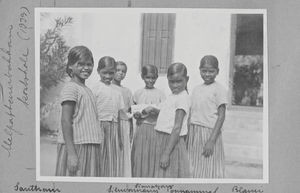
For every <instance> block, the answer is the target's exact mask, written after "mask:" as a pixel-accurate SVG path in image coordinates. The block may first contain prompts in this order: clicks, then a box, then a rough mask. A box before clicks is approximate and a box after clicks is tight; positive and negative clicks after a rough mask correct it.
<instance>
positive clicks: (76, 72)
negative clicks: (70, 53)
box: [70, 57, 94, 83]
mask: <svg viewBox="0 0 300 193" xmlns="http://www.w3.org/2000/svg"><path fill="white" fill-rule="evenodd" d="M93 67H94V64H93V61H92V59H91V58H83V57H80V58H79V60H78V61H77V62H76V63H75V64H73V65H72V66H70V69H71V70H72V78H73V79H75V80H78V81H80V82H81V83H84V82H85V80H86V79H87V78H88V77H89V76H90V75H91V74H92V71H93Z"/></svg>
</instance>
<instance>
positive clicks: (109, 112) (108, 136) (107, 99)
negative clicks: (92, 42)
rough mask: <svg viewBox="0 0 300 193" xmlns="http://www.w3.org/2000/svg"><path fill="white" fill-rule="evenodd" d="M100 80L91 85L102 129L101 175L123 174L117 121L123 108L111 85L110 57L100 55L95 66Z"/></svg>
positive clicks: (114, 69)
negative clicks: (93, 85)
mask: <svg viewBox="0 0 300 193" xmlns="http://www.w3.org/2000/svg"><path fill="white" fill-rule="evenodd" d="M97 71H98V74H99V75H100V81H99V82H98V83H97V84H96V86H95V87H93V89H92V90H93V93H94V95H95V97H96V107H97V111H98V120H99V121H100V127H101V129H102V131H103V135H104V141H103V145H102V148H101V176H105V177H122V176H124V169H123V167H124V163H123V160H124V159H123V155H124V154H123V140H122V136H121V127H120V124H119V122H118V120H119V118H118V117H119V114H120V111H122V110H123V109H124V102H123V97H122V94H121V92H119V91H117V90H116V89H115V88H113V87H112V85H111V82H112V80H113V78H114V75H115V71H116V62H115V60H114V59H113V58H112V57H109V56H105V57H102V58H101V59H100V60H99V62H98V68H97Z"/></svg>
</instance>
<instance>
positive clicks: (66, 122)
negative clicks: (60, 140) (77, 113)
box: [61, 101, 79, 175]
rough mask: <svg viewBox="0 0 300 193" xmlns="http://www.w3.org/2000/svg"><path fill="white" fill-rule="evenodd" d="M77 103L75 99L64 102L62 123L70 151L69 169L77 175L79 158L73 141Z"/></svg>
mask: <svg viewBox="0 0 300 193" xmlns="http://www.w3.org/2000/svg"><path fill="white" fill-rule="evenodd" d="M75 105H76V103H75V102H74V101H64V102H63V103H62V116H61V125H62V132H63V137H64V140H65V143H66V147H67V152H68V170H69V173H70V175H75V174H76V171H77V170H78V165H79V160H78V157H77V153H76V150H75V145H74V142H73V126H72V123H73V114H74V110H75Z"/></svg>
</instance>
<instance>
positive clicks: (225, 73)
mask: <svg viewBox="0 0 300 193" xmlns="http://www.w3.org/2000/svg"><path fill="white" fill-rule="evenodd" d="M141 12H142V11H138V10H133V11H132V10H131V11H126V12H124V11H119V10H117V9H116V10H114V9H112V10H109V11H101V12H92V13H51V15H50V16H48V17H47V19H48V20H49V22H46V21H45V18H44V21H42V23H41V31H42V30H43V29H44V28H47V25H50V24H51V22H50V21H51V18H52V19H53V18H55V17H57V16H62V17H63V16H72V17H73V18H74V23H73V24H72V26H71V27H66V28H65V31H64V32H63V35H64V36H65V38H66V41H67V44H68V45H70V46H71V47H72V46H75V45H85V46H87V47H88V48H90V49H91V51H92V52H93V55H94V60H95V67H94V71H93V74H92V75H91V77H90V78H89V79H88V80H87V82H86V83H87V85H88V86H89V87H93V85H94V84H95V83H96V82H97V81H99V76H98V74H97V72H96V69H97V64H98V60H99V59H100V58H101V57H102V56H106V55H108V56H112V57H114V58H115V59H116V60H122V61H124V62H125V63H126V64H127V65H128V72H127V76H126V78H125V80H124V81H123V85H124V86H126V87H129V88H130V89H131V90H132V91H133V92H134V91H135V90H137V89H138V88H141V87H143V86H144V83H143V80H142V79H141V78H140V73H139V72H140V55H141V49H140V48H141V33H142V26H141ZM207 54H213V55H215V56H216V57H217V58H218V60H219V63H220V65H219V67H220V73H219V75H218V77H217V80H218V81H219V82H221V83H222V84H223V85H224V86H226V87H227V86H228V78H229V59H230V58H229V57H230V14H229V13H218V12H209V11H197V10H189V11H179V12H177V13H176V25H175V45H174V57H173V62H182V63H184V64H185V65H186V66H187V68H188V75H189V76H190V81H189V83H188V88H189V90H190V91H191V90H192V88H193V87H194V86H195V85H197V84H199V83H201V82H202V80H201V77H200V74H199V69H198V68H199V63H200V60H201V58H202V57H203V56H204V55H207ZM155 86H156V87H157V88H160V89H162V90H165V92H166V94H168V93H169V88H168V85H167V79H166V76H160V77H159V78H158V80H157V83H156V85H155Z"/></svg>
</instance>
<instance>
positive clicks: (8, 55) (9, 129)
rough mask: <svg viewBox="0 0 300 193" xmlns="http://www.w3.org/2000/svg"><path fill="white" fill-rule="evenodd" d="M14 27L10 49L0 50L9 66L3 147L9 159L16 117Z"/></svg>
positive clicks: (9, 37)
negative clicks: (13, 109)
mask: <svg viewBox="0 0 300 193" xmlns="http://www.w3.org/2000/svg"><path fill="white" fill-rule="evenodd" d="M13 28H14V27H13V26H12V25H10V26H9V36H8V42H7V46H8V48H7V49H5V48H0V51H1V52H2V53H3V54H4V55H2V56H1V58H2V59H3V60H4V61H5V62H6V64H7V72H6V73H4V76H5V77H7V84H8V94H9V97H8V104H5V105H4V107H5V108H6V109H7V110H8V112H7V111H6V114H7V115H8V117H9V118H8V124H7V125H6V127H5V128H4V133H5V134H6V139H5V140H3V143H2V145H1V147H2V148H3V149H4V150H6V151H7V153H8V157H10V154H11V150H12V141H13V132H12V131H13V127H14V118H15V115H14V114H13V111H12V105H13V103H14V98H13V83H12V78H13V75H12V57H11V55H12V54H11V48H12V30H13Z"/></svg>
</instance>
